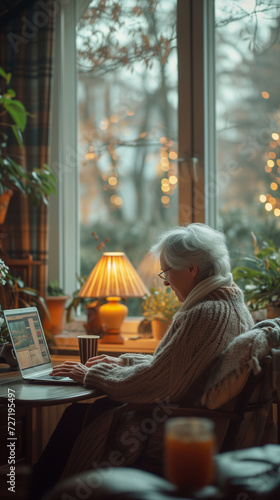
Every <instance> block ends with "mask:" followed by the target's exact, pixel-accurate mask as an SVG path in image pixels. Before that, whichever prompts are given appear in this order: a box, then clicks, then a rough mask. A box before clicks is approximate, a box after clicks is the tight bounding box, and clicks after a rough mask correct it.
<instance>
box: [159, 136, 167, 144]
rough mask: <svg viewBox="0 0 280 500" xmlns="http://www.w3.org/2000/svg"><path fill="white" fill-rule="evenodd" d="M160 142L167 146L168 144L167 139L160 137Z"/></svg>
mask: <svg viewBox="0 0 280 500" xmlns="http://www.w3.org/2000/svg"><path fill="white" fill-rule="evenodd" d="M159 142H160V144H165V143H166V142H167V139H166V137H160V138H159Z"/></svg>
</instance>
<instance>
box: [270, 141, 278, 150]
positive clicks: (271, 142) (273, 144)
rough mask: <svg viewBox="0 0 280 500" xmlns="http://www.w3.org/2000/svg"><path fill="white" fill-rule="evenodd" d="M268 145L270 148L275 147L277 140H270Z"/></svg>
mask: <svg viewBox="0 0 280 500" xmlns="http://www.w3.org/2000/svg"><path fill="white" fill-rule="evenodd" d="M269 145H270V147H271V148H272V149H275V148H276V146H277V142H275V141H270V143H269Z"/></svg>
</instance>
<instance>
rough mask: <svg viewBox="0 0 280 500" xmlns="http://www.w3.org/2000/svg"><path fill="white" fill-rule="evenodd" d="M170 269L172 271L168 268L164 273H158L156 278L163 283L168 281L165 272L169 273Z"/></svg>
mask: <svg viewBox="0 0 280 500" xmlns="http://www.w3.org/2000/svg"><path fill="white" fill-rule="evenodd" d="M170 269H172V268H171V267H169V268H168V269H165V270H164V271H161V272H160V273H158V277H159V278H160V279H162V280H164V281H168V279H167V275H166V273H167V271H169V270H170Z"/></svg>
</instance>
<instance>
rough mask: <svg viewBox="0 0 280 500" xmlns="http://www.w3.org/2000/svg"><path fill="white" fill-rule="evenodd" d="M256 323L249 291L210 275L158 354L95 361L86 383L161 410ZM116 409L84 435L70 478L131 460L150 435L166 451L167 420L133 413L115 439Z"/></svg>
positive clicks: (177, 317)
mask: <svg viewBox="0 0 280 500" xmlns="http://www.w3.org/2000/svg"><path fill="white" fill-rule="evenodd" d="M252 326H253V320H252V318H251V315H250V313H249V311H248V309H247V308H246V306H245V304H244V299H243V293H242V291H241V290H240V289H239V288H238V287H237V286H236V285H235V284H234V283H233V282H232V276H231V274H230V275H228V276H227V277H222V276H215V277H210V278H207V279H206V280H203V281H202V282H200V283H199V284H198V285H197V286H196V287H195V288H194V289H193V290H192V292H191V293H190V294H189V296H188V297H187V299H186V300H185V302H184V303H183V305H182V307H181V309H180V311H179V312H178V313H177V314H176V315H175V316H174V318H173V321H172V324H171V326H170V327H169V330H168V331H167V333H166V334H165V336H164V338H163V339H162V341H161V343H160V345H159V346H158V348H157V350H156V351H155V353H154V354H153V355H146V354H123V355H122V356H121V359H122V360H123V366H119V365H110V364H106V363H99V364H97V365H94V366H92V367H91V368H90V369H89V371H88V373H87V375H86V376H85V380H84V385H85V386H86V387H89V388H96V389H100V390H101V391H103V392H104V393H105V394H107V395H108V396H109V397H110V398H112V399H114V400H116V401H119V402H121V403H129V402H131V403H150V402H157V403H158V405H159V408H160V407H161V405H162V404H164V403H166V402H168V403H173V404H178V403H179V402H180V401H181V400H182V398H184V400H185V395H186V394H188V393H190V389H191V388H192V387H193V386H194V383H195V381H196V380H197V379H198V378H199V376H200V375H201V374H202V373H205V371H207V367H208V366H210V365H211V363H212V362H213V361H214V360H215V359H217V357H218V356H219V354H220V353H221V352H222V351H223V350H224V349H225V348H226V346H227V345H228V344H229V343H230V341H231V340H232V339H233V338H235V337H236V336H238V335H239V334H241V333H243V332H245V331H247V330H249V329H250V328H251V327H252ZM206 382H207V380H205V385H206ZM203 389H204V388H202V392H201V394H200V395H196V396H197V398H199V397H200V396H201V395H202V393H203ZM197 398H195V399H196V400H197ZM186 402H187V403H188V404H189V405H193V403H194V401H193V400H189V401H186V400H185V403H186ZM114 412H115V410H111V411H109V412H106V413H105V414H103V415H102V416H101V417H99V418H98V419H96V420H95V421H94V422H93V423H92V424H90V425H89V426H88V427H87V428H86V429H85V430H84V431H83V432H82V433H81V435H80V436H79V438H78V439H77V441H76V443H75V446H74V448H73V451H72V453H71V456H70V458H69V461H68V464H67V466H66V469H65V471H64V475H63V476H64V477H66V476H69V475H71V474H74V473H77V472H80V471H82V470H88V469H91V468H97V467H99V466H103V465H104V464H105V465H106V466H108V465H111V466H116V465H128V464H131V463H133V462H134V461H135V460H136V459H137V457H138V456H139V455H140V454H141V452H142V447H143V444H144V443H146V440H147V438H148V437H149V441H154V444H153V448H154V450H157V453H160V449H161V451H162V442H160V443H159V442H158V443H157V444H158V445H155V440H156V435H157V434H158V435H160V436H161V437H160V440H161V439H162V427H163V423H164V418H162V419H161V422H159V421H157V422H156V424H155V422H149V425H150V427H149V426H148V424H147V422H146V421H148V419H147V416H145V415H143V413H142V414H141V413H139V414H137V413H136V412H133V414H129V415H127V416H126V417H125V418H124V419H123V420H122V422H120V423H119V424H118V428H117V429H116V430H115V432H114V443H113V444H112V443H109V442H108V434H109V431H110V426H111V424H112V422H113V418H114ZM145 417H146V418H145ZM166 418H167V417H166ZM150 420H151V419H150ZM144 423H145V425H144ZM146 424H147V425H146ZM143 426H144V430H145V432H146V435H145V432H144V437H143V432H142V434H139V436H138V438H137V439H138V445H136V434H135V432H136V431H135V429H136V428H138V429H142V431H143ZM134 431H135V432H134ZM151 435H152V436H151ZM151 437H152V438H153V439H152V440H151ZM116 453H117V457H118V459H117V458H116Z"/></svg>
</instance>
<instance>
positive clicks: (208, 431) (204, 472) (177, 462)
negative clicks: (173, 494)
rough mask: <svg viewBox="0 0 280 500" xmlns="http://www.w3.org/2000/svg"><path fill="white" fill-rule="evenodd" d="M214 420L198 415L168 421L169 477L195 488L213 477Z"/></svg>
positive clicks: (182, 487) (183, 487) (181, 486)
mask: <svg viewBox="0 0 280 500" xmlns="http://www.w3.org/2000/svg"><path fill="white" fill-rule="evenodd" d="M214 448H215V438H214V424H213V422H212V421H211V420H208V419H206V418H199V417H177V418H170V419H168V420H167V422H166V424H165V470H166V478H167V479H168V480H169V481H171V482H172V483H174V484H175V485H176V486H177V487H178V488H179V489H180V490H183V491H193V490H197V489H199V488H203V487H204V486H206V485H208V484H210V483H211V482H212V480H213V472H214V467H213V456H214Z"/></svg>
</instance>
